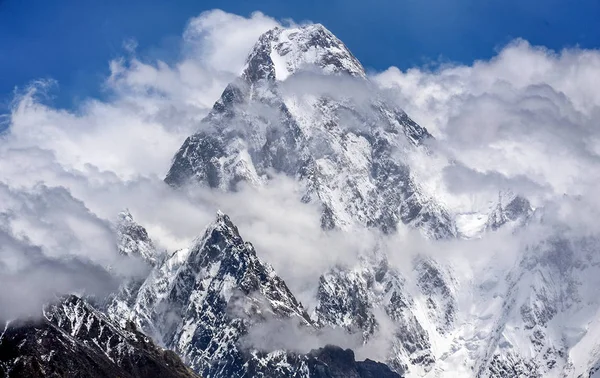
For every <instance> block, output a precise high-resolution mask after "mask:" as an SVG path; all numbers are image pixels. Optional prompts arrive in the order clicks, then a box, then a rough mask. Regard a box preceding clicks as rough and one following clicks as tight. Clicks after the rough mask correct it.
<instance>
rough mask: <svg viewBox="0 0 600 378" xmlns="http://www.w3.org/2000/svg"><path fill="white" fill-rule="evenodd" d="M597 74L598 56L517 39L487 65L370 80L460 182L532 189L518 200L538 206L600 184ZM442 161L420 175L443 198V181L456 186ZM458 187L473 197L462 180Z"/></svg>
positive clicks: (392, 73) (394, 73)
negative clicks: (428, 139) (432, 142)
mask: <svg viewBox="0 0 600 378" xmlns="http://www.w3.org/2000/svg"><path fill="white" fill-rule="evenodd" d="M599 71H600V52H598V51H596V50H580V49H566V50H563V51H561V52H558V53H557V52H554V51H550V50H547V49H545V48H542V47H534V46H531V45H530V44H528V43H527V42H526V41H522V40H517V41H514V42H513V43H511V44H509V45H507V46H506V47H505V48H504V49H502V50H501V51H500V53H499V54H498V56H496V57H494V58H493V59H491V60H490V61H477V62H475V63H474V64H473V65H472V66H460V65H458V66H445V67H441V68H439V69H438V70H436V71H425V70H420V69H410V70H408V71H406V72H401V71H400V70H398V69H397V68H394V67H392V68H390V69H388V70H387V71H385V72H383V73H381V74H378V75H376V76H375V77H374V80H375V81H376V82H378V83H379V84H380V85H381V86H382V87H385V88H388V89H390V90H391V92H392V93H394V94H395V95H396V96H397V100H398V103H399V104H400V105H401V106H402V107H404V108H405V110H406V111H407V112H408V114H410V115H411V116H412V117H413V118H414V119H415V120H416V121H417V122H419V123H421V124H422V125H425V126H426V127H427V128H428V129H429V130H430V131H431V132H432V133H433V134H434V136H435V137H436V138H437V139H438V140H439V143H438V144H437V147H438V148H437V149H438V151H439V152H441V153H442V155H444V156H447V157H448V158H449V159H450V160H454V161H456V162H458V164H459V165H460V166H461V167H464V168H465V170H463V171H462V173H465V172H466V170H467V169H468V170H471V171H472V172H473V176H474V177H473V179H474V180H475V181H477V180H479V179H480V178H481V177H483V176H487V177H488V178H490V177H496V179H495V180H494V181H495V184H502V183H500V182H499V181H498V179H499V178H500V177H502V178H503V180H504V181H505V183H504V184H502V185H506V187H511V186H512V187H513V189H516V190H520V189H522V187H523V186H526V187H527V189H534V188H535V186H537V187H538V190H523V192H525V194H528V195H529V196H530V198H531V199H532V200H533V201H534V203H536V204H537V205H541V204H542V203H544V202H545V201H548V200H552V199H554V198H557V197H560V196H562V195H563V194H569V195H581V194H583V193H586V192H587V191H588V190H589V188H591V187H594V186H595V185H597V183H598V181H599V180H600V170H599V169H598V167H599V164H600V154H599V145H598V141H599V140H600V125H599V124H598V121H597V120H598V117H599V116H600V95H599V94H598V91H597V90H596V89H595V88H597V86H598V85H599V84H600V83H599V80H600V78H599V77H598V75H597V74H596V73H597V72H599ZM437 158H439V157H437ZM447 162H448V159H446V160H445V162H444V159H441V160H439V159H438V160H435V159H433V160H427V164H425V163H421V165H423V171H426V170H430V167H428V166H429V165H430V164H429V163H431V165H433V166H434V171H435V173H434V174H432V173H431V172H423V174H424V175H425V176H426V177H427V179H429V180H430V181H432V182H430V184H429V185H430V187H431V188H435V189H434V190H433V191H434V192H435V190H438V191H440V188H446V189H445V190H447V189H448V188H447V185H446V184H445V183H443V182H439V180H441V179H442V178H444V177H446V178H454V179H456V176H455V175H454V176H453V175H448V174H446V175H444V174H442V172H444V171H445V170H446V173H448V171H447V169H448V163H447ZM452 170H453V171H454V172H455V173H456V172H457V169H456V168H452ZM460 179H461V181H463V182H464V186H463V189H467V190H469V189H472V187H471V186H470V185H469V182H467V181H465V180H467V177H466V175H464V174H463V175H462V177H461V178H460ZM479 181H480V180H479ZM451 184H452V183H451ZM454 184H456V183H454ZM453 186H454V187H457V185H453ZM501 189H503V188H501ZM442 191H443V190H442ZM488 192H489V191H488ZM449 201H451V200H449Z"/></svg>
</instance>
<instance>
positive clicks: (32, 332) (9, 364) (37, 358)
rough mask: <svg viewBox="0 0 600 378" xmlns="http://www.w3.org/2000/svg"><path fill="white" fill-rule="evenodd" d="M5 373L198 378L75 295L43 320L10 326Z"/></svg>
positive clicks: (3, 343)
mask: <svg viewBox="0 0 600 378" xmlns="http://www.w3.org/2000/svg"><path fill="white" fill-rule="evenodd" d="M0 368H1V369H2V370H1V371H2V373H3V376H5V377H127V378H130V377H131V378H133V377H140V378H142V377H172V378H184V377H189V378H191V377H197V375H195V374H194V373H193V372H192V371H190V370H189V369H188V368H187V367H186V366H185V365H184V364H183V363H182V362H181V360H180V359H179V357H178V356H177V355H176V354H175V353H173V352H171V351H165V350H162V349H160V348H159V347H157V346H156V345H155V344H154V343H153V342H152V341H151V340H150V339H149V338H148V337H147V336H145V335H143V334H142V333H140V332H139V331H137V330H136V329H135V328H134V327H130V328H129V329H122V328H120V327H119V326H118V325H116V324H114V323H112V322H111V321H110V320H109V319H108V318H106V317H105V316H104V315H102V314H101V313H100V312H98V311H97V310H96V309H94V308H93V307H92V306H91V305H89V304H88V303H87V302H85V301H84V300H82V299H80V298H77V297H75V296H70V297H67V298H65V299H64V300H62V301H61V302H59V303H58V304H54V305H50V306H48V307H47V308H46V309H45V311H44V316H43V318H42V319H38V320H35V321H34V320H31V321H19V322H16V323H11V324H9V325H8V326H7V327H6V329H5V330H4V332H3V333H2V335H1V336H0Z"/></svg>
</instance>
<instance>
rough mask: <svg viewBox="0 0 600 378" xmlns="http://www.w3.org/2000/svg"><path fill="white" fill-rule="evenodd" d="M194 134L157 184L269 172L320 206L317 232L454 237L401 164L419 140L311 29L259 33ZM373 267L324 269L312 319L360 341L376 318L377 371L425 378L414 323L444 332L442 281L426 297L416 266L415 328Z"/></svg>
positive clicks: (263, 179) (341, 51)
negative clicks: (385, 363) (344, 87)
mask: <svg viewBox="0 0 600 378" xmlns="http://www.w3.org/2000/svg"><path fill="white" fill-rule="evenodd" d="M307 72H308V74H307ZM296 75H317V76H316V77H317V78H318V80H321V81H327V80H336V81H334V82H335V83H337V81H339V82H340V83H344V82H345V81H347V82H350V83H353V85H356V86H357V88H358V89H359V90H362V91H369V96H367V97H368V98H367V99H364V100H362V99H359V100H357V97H360V96H358V95H357V94H352V93H350V94H349V95H344V96H339V95H335V94H332V93H331V92H328V91H326V90H324V91H321V90H319V89H318V88H317V89H315V90H307V91H301V90H296V89H295V88H293V86H292V88H290V85H288V83H291V82H293V80H294V77H295V76H296ZM315 85H317V84H315ZM317 86H318V85H317ZM355 90H356V89H355ZM265 114H267V115H269V117H266V116H265ZM199 129H200V130H201V131H199V132H198V133H197V134H195V135H192V136H191V137H189V138H188V139H187V140H186V141H185V143H184V144H183V146H182V147H181V149H180V150H179V152H178V153H177V154H176V156H175V158H174V160H173V164H172V167H171V169H170V171H169V173H168V175H167V177H166V182H167V183H169V184H171V185H172V186H175V187H178V186H182V185H185V184H190V183H191V184H198V183H199V184H204V185H208V186H210V187H213V188H219V189H221V190H226V191H227V190H235V189H236V185H237V184H238V183H239V182H240V181H244V182H246V183H249V184H251V185H256V186H260V185H268V182H269V178H270V172H277V173H280V174H285V175H288V176H291V177H294V178H296V179H298V180H299V181H300V182H302V183H303V184H304V185H305V187H306V192H305V193H304V197H303V201H306V202H311V201H316V202H317V203H319V204H321V206H322V209H323V210H322V215H321V225H322V227H323V228H324V229H332V228H339V229H342V230H350V229H352V227H365V226H366V227H374V228H378V229H380V230H381V231H382V232H384V233H393V232H394V231H395V230H396V228H397V225H398V223H399V222H400V223H405V224H407V225H409V226H412V227H415V228H417V229H419V230H421V231H422V233H423V234H424V235H426V236H427V237H429V238H433V239H439V238H447V237H453V236H455V235H456V230H455V225H454V221H453V219H452V218H451V217H450V215H449V213H448V212H447V210H446V209H445V208H444V207H443V206H442V205H441V204H439V203H437V202H436V201H435V199H433V198H429V197H427V196H426V195H424V194H423V192H422V191H420V189H419V185H418V184H417V183H416V182H415V181H414V179H413V177H412V175H411V172H410V168H409V166H408V165H407V164H406V162H405V159H404V158H405V156H406V154H408V153H410V151H413V150H416V149H424V148H426V147H425V146H424V145H423V143H424V142H425V141H426V140H427V139H429V138H432V137H431V135H430V134H429V133H428V132H427V130H426V129H425V128H423V127H421V126H419V125H417V124H416V123H415V122H414V121H412V120H411V119H410V118H409V117H408V116H407V115H406V113H404V112H403V111H402V110H401V109H398V108H396V107H395V106H393V105H391V104H390V103H388V102H387V101H386V100H385V97H384V96H383V95H380V94H378V93H377V91H374V89H373V88H372V86H370V84H369V82H368V79H367V78H366V74H365V72H364V69H363V68H362V66H361V65H360V63H359V62H358V61H357V60H356V58H355V57H354V56H353V55H352V53H350V51H349V50H348V49H347V48H346V46H345V45H344V44H343V43H342V42H341V41H339V40H338V39H337V38H336V37H335V36H333V35H332V34H331V33H330V32H329V31H328V30H327V29H325V28H324V27H323V26H321V25H309V26H304V27H298V28H290V29H274V30H271V31H269V32H267V33H265V34H264V35H262V36H261V37H260V39H259V41H258V42H257V44H256V45H255V46H254V48H253V50H252V52H251V53H250V55H249V57H248V60H247V63H246V66H245V68H244V70H243V73H242V75H241V77H240V78H239V79H238V80H237V81H235V82H233V83H231V84H230V85H229V86H228V87H227V88H226V89H225V91H224V92H223V95H222V96H221V98H220V99H219V100H218V101H217V103H216V104H215V106H214V108H213V110H212V112H211V113H210V114H209V115H208V116H207V118H206V119H205V120H204V121H203V122H202V125H200V126H199ZM375 260H377V259H375ZM375 260H374V259H371V258H366V259H364V260H363V261H362V262H361V263H360V266H358V267H354V266H349V267H339V268H338V269H335V270H333V271H330V272H324V275H323V276H322V277H321V280H320V282H319V289H318V301H319V304H318V306H317V307H316V310H315V314H313V317H314V319H315V321H316V322H317V323H318V324H319V325H329V326H336V327H344V328H345V329H348V330H349V331H353V332H354V331H356V332H361V333H362V334H363V336H364V338H365V340H368V339H369V337H371V336H372V335H373V334H374V333H375V332H376V330H377V327H378V321H377V320H376V319H375V315H374V312H376V311H381V312H382V313H384V314H385V315H384V316H385V317H386V318H387V320H386V321H390V322H392V323H393V324H394V327H395V332H396V334H397V337H395V338H394V340H392V341H391V342H390V343H391V345H390V355H389V362H390V363H391V364H393V365H394V366H396V369H397V370H398V371H400V372H401V371H404V370H406V369H407V368H408V366H409V365H414V366H418V369H422V370H423V369H424V370H423V371H427V370H428V369H430V368H431V366H432V364H433V363H434V361H435V358H434V357H433V355H432V353H431V350H430V347H431V346H430V341H429V336H428V335H427V331H426V330H425V327H424V326H423V325H422V323H423V322H427V323H430V324H432V327H434V328H439V329H441V328H440V327H442V328H443V327H447V325H445V324H440V325H439V326H438V324H437V323H438V321H439V319H438V318H439V316H438V314H437V313H436V311H435V309H437V307H435V306H439V309H438V310H440V311H448V314H445V313H444V314H443V315H442V317H451V316H452V312H453V311H454V307H453V305H452V304H448V303H447V302H451V301H452V297H451V296H447V295H446V296H445V297H444V298H443V299H440V300H437V299H436V298H434V297H438V296H440V295H441V294H437V293H436V291H439V290H445V287H446V286H445V283H444V282H443V281H441V280H438V281H436V284H437V283H439V284H440V285H442V284H444V286H443V288H439V289H436V288H433V287H431V284H430V283H429V282H428V279H429V278H431V277H435V278H438V277H440V276H441V273H439V272H437V271H436V269H437V268H438V267H437V265H435V264H429V265H426V264H425V263H424V262H423V261H421V262H418V263H416V268H417V269H419V270H421V271H423V272H427V273H424V279H423V280H422V285H421V288H422V289H421V290H419V291H418V295H423V293H425V297H426V298H427V299H428V300H429V302H428V303H429V306H430V307H435V309H430V310H428V311H425V312H426V313H427V314H429V315H425V316H422V317H421V319H419V318H418V317H417V315H416V314H415V313H416V312H417V311H415V310H414V308H413V307H414V306H411V304H412V303H413V302H414V300H415V299H414V298H413V294H408V293H407V291H406V290H405V287H404V286H405V284H404V282H405V279H404V278H403V277H402V276H401V275H400V274H399V273H398V272H396V271H395V270H394V269H389V270H387V269H386V268H385V265H386V264H385V261H384V262H381V261H375ZM382 264H383V266H382ZM426 266H427V267H426ZM434 293H435V294H436V295H434ZM445 294H447V293H446V292H445ZM414 295H417V292H415V294H414ZM438 302H440V303H438ZM441 302H444V303H443V304H442V303H441ZM400 306H404V308H402V309H401V308H400Z"/></svg>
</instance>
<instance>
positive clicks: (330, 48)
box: [242, 24, 366, 82]
mask: <svg viewBox="0 0 600 378" xmlns="http://www.w3.org/2000/svg"><path fill="white" fill-rule="evenodd" d="M313 68H314V69H318V70H319V71H321V72H324V73H328V74H332V73H338V74H347V75H351V76H355V77H362V78H364V77H366V74H365V70H364V69H363V67H362V65H361V64H360V62H359V61H358V60H357V59H356V58H355V57H354V55H352V53H351V52H350V50H348V48H347V47H346V45H344V43H343V42H342V41H340V40H339V39H337V37H336V36H334V35H333V34H332V33H331V32H330V31H329V30H327V29H326V28H325V27H324V26H323V25H321V24H311V25H306V26H300V27H294V28H287V29H283V28H274V29H271V30H269V31H268V32H266V33H264V34H263V35H262V36H261V37H260V38H259V39H258V42H257V43H256V45H255V46H254V48H253V49H252V52H251V53H250V55H249V56H248V59H247V61H246V66H245V67H244V71H243V74H242V77H244V78H245V79H246V80H248V81H249V82H257V81H258V80H262V79H267V80H285V79H286V78H288V77H289V76H290V75H293V74H294V73H296V72H297V71H300V70H303V69H305V70H306V69H308V70H310V69H313Z"/></svg>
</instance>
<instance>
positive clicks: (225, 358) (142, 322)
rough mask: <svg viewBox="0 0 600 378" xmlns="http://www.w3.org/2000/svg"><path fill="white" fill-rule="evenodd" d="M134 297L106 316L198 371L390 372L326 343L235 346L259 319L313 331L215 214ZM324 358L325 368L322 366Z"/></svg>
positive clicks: (264, 266) (280, 374)
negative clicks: (305, 350) (127, 306)
mask: <svg viewBox="0 0 600 378" xmlns="http://www.w3.org/2000/svg"><path fill="white" fill-rule="evenodd" d="M134 298H135V299H134V305H133V306H132V307H131V312H130V313H124V312H120V313H119V312H111V315H112V316H114V317H118V316H123V315H125V316H127V317H128V318H127V319H123V320H124V321H125V322H128V321H133V322H135V323H136V324H138V326H139V327H140V328H141V329H143V330H144V331H146V332H147V333H148V334H149V335H152V336H153V337H154V338H155V339H156V340H159V341H160V342H161V343H162V344H163V345H165V346H166V347H168V348H170V349H172V350H174V351H176V352H177V353H178V354H179V355H180V356H181V357H182V358H183V360H184V361H185V362H186V363H187V364H188V365H189V366H190V367H191V368H192V369H194V370H195V371H197V372H199V373H201V374H202V375H203V376H206V377H246V376H264V377H291V376H295V377H319V376H325V377H328V376H335V374H340V372H344V371H348V374H349V375H348V376H356V377H369V376H371V375H368V374H370V373H368V372H369V371H370V370H369V369H371V370H372V371H375V372H377V376H389V377H397V376H398V375H397V374H396V373H393V372H392V371H391V370H390V369H389V368H388V367H387V366H385V365H383V364H377V363H374V362H372V361H365V362H356V361H354V356H353V354H352V352H350V351H347V352H343V353H342V352H341V350H340V351H337V349H336V348H334V347H328V348H325V349H324V350H316V351H312V352H311V353H309V354H300V353H297V352H293V351H292V352H286V351H275V352H270V353H268V352H263V351H260V350H256V349H253V348H252V347H251V346H248V347H245V346H244V345H242V338H243V337H244V336H245V335H247V333H248V330H249V329H250V328H251V327H253V326H254V325H257V324H260V323H264V322H272V321H274V322H277V321H286V324H287V325H288V326H292V327H300V328H304V329H305V332H317V331H318V330H317V328H316V325H315V324H314V322H313V321H312V320H311V318H310V317H309V316H308V314H307V313H306V311H305V309H304V307H303V306H302V304H301V303H300V302H298V300H297V299H296V298H295V297H294V295H293V294H292V293H291V292H290V290H289V289H288V287H287V286H286V284H285V282H284V281H283V280H282V279H281V278H279V277H278V276H277V274H276V273H275V272H274V271H273V268H272V267H271V266H269V265H268V264H266V263H263V262H262V261H261V260H260V259H259V258H258V257H257V255H256V252H255V251H254V247H253V246H252V244H250V243H248V242H245V241H244V240H243V239H242V237H241V236H240V235H239V232H238V230H237V227H236V226H235V225H234V224H233V223H232V222H231V220H230V219H229V217H228V216H226V215H224V214H222V213H219V214H217V219H216V220H215V221H214V222H213V223H212V224H210V225H209V226H208V227H207V228H206V230H205V231H204V233H203V235H202V236H201V237H199V238H198V239H197V240H196V241H195V242H194V243H193V245H192V246H191V247H190V248H188V249H183V250H179V251H175V252H174V253H173V254H172V255H170V256H168V257H167V258H165V259H164V260H163V261H162V263H161V264H159V265H157V266H156V267H155V269H154V270H153V271H152V272H151V273H150V275H149V276H148V278H147V279H146V280H145V282H144V283H143V284H142V285H141V287H140V288H139V290H138V292H137V294H136V295H135V296H134ZM349 353H350V354H349ZM337 358H341V359H342V360H341V361H337V360H336V359H337ZM328 359H329V360H328ZM327 361H330V362H333V363H335V364H338V365H339V366H338V367H332V366H331V364H329V363H327ZM336 361H337V362H336ZM344 361H346V362H344ZM324 364H327V366H328V367H327V368H326V369H328V370H327V371H330V373H328V374H332V375H327V374H325V373H323V372H322V370H323V369H325V367H324V366H325V365H324ZM365 369H366V370H365ZM355 370H356V371H355ZM363 370H364V371H363ZM320 374H321V375H320Z"/></svg>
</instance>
